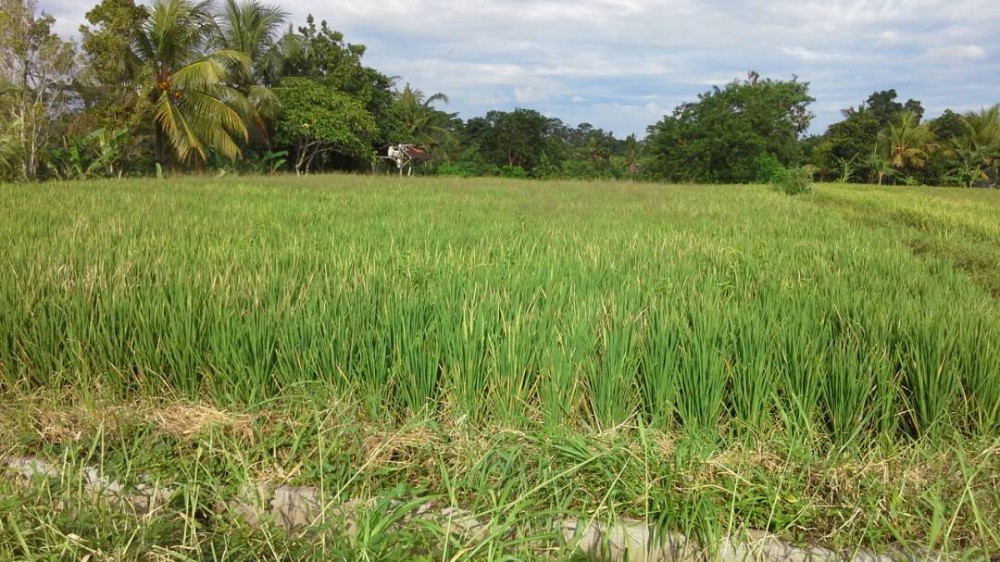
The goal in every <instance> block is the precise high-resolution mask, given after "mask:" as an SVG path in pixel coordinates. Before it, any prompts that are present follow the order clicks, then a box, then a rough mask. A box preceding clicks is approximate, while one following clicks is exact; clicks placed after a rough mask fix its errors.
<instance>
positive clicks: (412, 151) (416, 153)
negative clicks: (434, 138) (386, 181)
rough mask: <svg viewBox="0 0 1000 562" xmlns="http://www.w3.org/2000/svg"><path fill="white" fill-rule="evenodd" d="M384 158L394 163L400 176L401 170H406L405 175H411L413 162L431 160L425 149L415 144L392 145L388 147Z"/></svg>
mask: <svg viewBox="0 0 1000 562" xmlns="http://www.w3.org/2000/svg"><path fill="white" fill-rule="evenodd" d="M386 156H388V158H389V160H392V161H393V162H395V163H396V167H397V168H399V175H400V176H402V175H403V168H406V175H408V176H410V175H413V164H414V162H426V161H427V160H430V158H431V154H430V152H428V151H427V149H426V148H424V147H422V146H417V145H415V144H394V145H392V146H390V147H389V150H388V151H387V153H386Z"/></svg>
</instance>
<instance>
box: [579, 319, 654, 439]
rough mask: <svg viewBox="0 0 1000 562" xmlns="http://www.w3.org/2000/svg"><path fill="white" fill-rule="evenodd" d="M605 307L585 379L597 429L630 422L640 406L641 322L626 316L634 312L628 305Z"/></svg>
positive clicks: (597, 328) (598, 321) (599, 321)
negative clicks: (630, 311) (639, 361)
mask: <svg viewBox="0 0 1000 562" xmlns="http://www.w3.org/2000/svg"><path fill="white" fill-rule="evenodd" d="M602 306H603V309H602V310H601V313H600V316H599V317H598V318H597V319H596V322H597V323H598V324H597V326H596V327H595V329H596V330H597V348H596V349H595V357H593V358H592V360H591V361H589V362H588V363H586V367H585V372H584V376H585V377H586V383H587V395H588V397H589V398H590V408H591V415H592V416H593V421H594V422H595V424H596V425H597V427H600V428H610V427H614V426H617V425H620V424H622V423H625V421H627V420H629V419H630V418H631V417H632V416H633V415H634V414H635V413H636V408H637V407H638V405H639V401H638V398H639V396H638V388H637V381H636V373H637V371H638V353H637V349H638V347H639V346H640V345H641V338H642V337H643V336H642V333H641V332H640V329H641V319H640V318H636V317H632V316H631V314H630V313H629V312H626V311H628V310H630V309H633V308H632V307H630V306H628V304H627V301H626V303H622V304H621V305H619V304H618V303H608V302H605V303H603V304H602ZM619 306H622V307H623V308H624V309H625V310H624V311H623V310H621V309H619V308H618V307H619Z"/></svg>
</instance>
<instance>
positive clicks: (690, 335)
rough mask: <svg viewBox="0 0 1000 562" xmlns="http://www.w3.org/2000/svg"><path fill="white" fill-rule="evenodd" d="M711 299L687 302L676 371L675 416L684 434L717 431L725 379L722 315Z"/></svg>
mask: <svg viewBox="0 0 1000 562" xmlns="http://www.w3.org/2000/svg"><path fill="white" fill-rule="evenodd" d="M710 298H711V297H709V296H705V297H701V300H698V301H694V302H692V303H689V305H688V306H689V307H690V308H689V309H688V310H689V312H688V318H687V326H686V330H685V332H684V334H683V337H682V340H681V348H680V349H681V354H680V360H679V362H678V366H677V367H678V369H677V401H676V404H677V415H678V417H679V418H680V421H681V424H682V425H683V428H684V431H685V432H688V433H691V434H711V433H715V432H717V431H718V427H719V424H720V422H721V421H722V420H721V416H722V413H723V410H724V402H723V400H724V399H725V393H726V388H727V386H728V382H729V381H728V377H727V373H726V368H725V358H724V353H725V351H724V348H723V346H724V340H723V338H724V337H725V336H724V330H725V325H724V324H723V316H722V314H721V310H720V309H719V308H718V307H719V305H718V304H717V303H712V302H710V301H709V299H710Z"/></svg>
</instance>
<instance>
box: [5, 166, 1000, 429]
mask: <svg viewBox="0 0 1000 562" xmlns="http://www.w3.org/2000/svg"><path fill="white" fill-rule="evenodd" d="M267 182H269V183H266V184H265V183H264V180H259V181H257V180H255V181H251V182H247V180H239V179H235V180H232V181H220V180H190V181H187V180H185V181H179V182H176V183H172V184H165V183H154V182H143V181H135V182H117V183H99V182H96V183H79V184H67V185H42V186H37V185H36V186H5V187H3V188H0V215H2V216H3V217H4V219H5V220H3V221H0V269H2V271H3V275H2V277H0V388H13V387H26V388H33V387H40V386H58V385H75V384H86V385H91V386H98V387H100V388H103V389H106V390H107V391H108V392H116V393H122V394H127V393H133V392H140V393H146V394H155V393H162V392H163V391H164V388H168V389H170V390H172V391H174V392H178V393H181V394H183V395H187V396H191V397H210V398H211V399H213V400H215V401H218V402H221V403H226V402H232V403H242V404H253V403H257V402H260V401H263V400H267V399H269V398H271V397H273V396H276V395H279V394H281V393H283V392H285V391H286V390H288V389H291V388H297V387H298V386H299V385H301V384H302V383H306V382H322V383H324V384H325V385H327V386H328V387H329V388H331V389H332V390H333V391H334V392H336V393H339V394H342V395H344V396H345V397H351V398H353V399H355V400H356V401H358V402H360V403H363V404H365V406H366V410H367V413H368V415H369V416H371V417H373V418H376V419H384V420H392V419H399V418H405V417H409V416H412V415H416V414H420V413H424V414H431V415H444V416H451V417H453V418H456V419H457V418H459V417H462V418H464V419H468V420H471V421H474V422H476V423H485V422H495V423H499V424H502V425H508V426H523V425H532V424H543V425H545V424H547V425H553V426H554V425H564V424H587V425H593V426H595V427H600V428H609V427H614V426H616V425H619V424H622V423H628V422H630V421H632V420H635V419H637V418H642V420H643V423H647V424H649V425H650V426H652V427H656V428H661V429H677V430H680V431H696V432H699V433H702V432H706V431H707V432H709V433H714V432H719V431H736V432H737V433H741V432H742V433H745V434H747V435H753V434H758V433H766V432H768V431H771V430H773V428H774V427H776V426H780V427H783V428H785V429H787V430H788V431H791V432H793V433H796V434H799V435H801V436H803V437H808V438H813V437H816V436H820V435H823V436H827V437H828V438H829V439H830V441H831V442H834V443H837V444H839V445H842V446H848V445H851V444H856V443H860V442H861V441H862V439H861V438H865V439H867V438H870V437H882V438H890V439H898V438H902V437H911V436H918V435H923V434H926V433H933V432H934V431H936V430H938V429H939V428H942V427H951V426H954V427H957V428H959V429H960V430H961V431H964V432H966V433H968V434H974V435H985V434H995V433H996V431H997V425H998V421H1000V383H998V379H1000V377H998V376H997V374H998V371H997V367H996V366H997V365H1000V345H998V339H1000V308H998V306H997V302H996V300H995V299H994V298H992V297H991V296H990V294H989V292H988V291H985V290H983V289H982V288H981V287H979V286H976V285H975V284H974V283H972V282H970V280H969V278H968V277H966V276H965V275H964V274H963V273H962V271H961V270H960V269H957V268H955V267H951V266H950V265H949V264H948V263H945V262H942V261H940V260H937V261H935V260H927V259H924V258H922V257H920V256H915V255H913V254H912V253H911V252H910V249H909V248H907V247H905V246H903V245H900V244H898V243H897V241H896V240H895V239H894V237H893V232H892V231H891V230H886V229H883V228H879V227H875V228H858V227H857V225H855V224H849V223H846V222H844V221H843V220H842V218H841V217H840V216H839V215H838V214H837V213H835V212H832V211H831V210H830V209H827V208H823V207H821V206H816V205H815V204H814V202H813V200H812V199H809V198H804V199H803V198H794V199H793V198H787V197H782V196H780V195H779V194H776V193H773V192H770V191H768V190H766V189H757V188H746V187H718V188H698V187H684V186H679V187H665V186H658V185H642V184H629V185H624V184H570V183H547V184H541V183H530V182H521V183H502V182H491V181H486V180H476V181H459V180H454V181H451V180H432V181H421V180H412V181H409V180H408V181H407V182H400V181H399V180H395V179H393V180H385V179H366V178H351V177H323V178H310V179H306V180H293V179H275V180H267ZM899 196H900V197H904V198H910V199H914V200H916V199H918V198H919V197H921V194H920V192H913V193H905V194H900V195H899ZM987 203H988V204H990V205H994V209H995V210H998V209H1000V200H996V198H994V200H990V201H988V202H987ZM961 209H962V207H960V206H956V207H955V208H952V209H951V210H950V213H951V215H948V216H956V217H961V216H962V215H961V212H962V211H961ZM970 214H971V216H973V217H980V211H979V210H976V209H973V210H970ZM993 216H994V217H995V216H998V215H996V214H994V215H993ZM940 220H946V218H942V219H940ZM956 220H959V219H956ZM970 221H971V222H973V223H974V224H976V225H979V226H978V228H986V229H989V228H992V227H991V226H990V224H989V222H988V221H984V219H981V218H975V219H970ZM959 222H961V221H960V220H959ZM980 242H981V243H983V244H988V243H989V241H980Z"/></svg>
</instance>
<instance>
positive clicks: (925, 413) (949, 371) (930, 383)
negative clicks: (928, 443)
mask: <svg viewBox="0 0 1000 562" xmlns="http://www.w3.org/2000/svg"><path fill="white" fill-rule="evenodd" d="M941 320H942V321H943V322H944V324H945V326H947V324H948V322H947V321H945V320H944V319H943V318H942V319H941ZM956 336H957V334H956V330H954V329H951V330H949V329H947V328H945V329H942V326H940V325H939V324H938V322H937V321H936V320H935V319H933V318H927V317H924V316H923V315H922V314H920V315H919V316H918V314H917V313H916V312H914V313H913V316H912V317H911V323H910V324H909V325H908V326H906V327H905V328H904V333H903V337H904V338H905V342H906V352H905V354H904V355H903V356H902V358H903V361H904V363H903V367H902V368H903V384H904V385H905V389H906V390H905V392H906V394H905V396H906V404H907V410H908V412H909V418H910V427H912V430H913V432H914V433H915V434H916V435H926V434H933V433H934V432H936V431H937V430H939V429H941V426H940V424H942V423H944V422H946V421H951V419H950V418H952V414H951V412H952V407H953V406H954V404H955V403H956V401H957V399H958V397H959V395H960V393H961V388H960V384H961V379H960V377H959V376H958V373H957V372H956V368H957V365H958V361H957V360H956V357H955V354H954V348H955V342H956Z"/></svg>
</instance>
